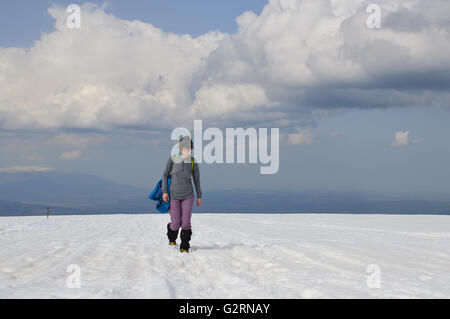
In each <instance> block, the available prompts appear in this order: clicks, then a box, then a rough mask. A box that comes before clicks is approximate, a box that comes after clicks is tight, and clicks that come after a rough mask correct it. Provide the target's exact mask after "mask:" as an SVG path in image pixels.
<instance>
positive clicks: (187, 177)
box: [162, 157, 202, 199]
mask: <svg viewBox="0 0 450 319" xmlns="http://www.w3.org/2000/svg"><path fill="white" fill-rule="evenodd" d="M171 173H172V175H171ZM169 176H171V182H170V198H171V199H185V198H189V197H193V196H194V189H193V187H192V178H191V176H192V177H193V179H194V185H195V192H196V193H197V198H202V189H201V187H200V170H199V167H198V163H197V162H195V160H194V171H192V162H191V161H190V159H189V161H188V162H184V161H181V162H180V163H174V162H173V160H172V158H171V157H169V159H168V160H167V164H166V168H165V169H164V173H163V177H162V190H163V193H167V182H168V178H169Z"/></svg>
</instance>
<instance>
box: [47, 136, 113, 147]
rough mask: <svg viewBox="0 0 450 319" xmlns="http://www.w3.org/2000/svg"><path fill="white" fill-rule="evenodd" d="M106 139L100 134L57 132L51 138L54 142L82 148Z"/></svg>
mask: <svg viewBox="0 0 450 319" xmlns="http://www.w3.org/2000/svg"><path fill="white" fill-rule="evenodd" d="M105 140H106V137H105V136H102V135H77V134H64V133H63V134H59V135H57V136H55V137H54V138H53V140H52V142H53V143H54V144H58V145H61V146H69V147H75V148H84V147H87V146H88V145H92V144H97V143H101V142H103V141H105Z"/></svg>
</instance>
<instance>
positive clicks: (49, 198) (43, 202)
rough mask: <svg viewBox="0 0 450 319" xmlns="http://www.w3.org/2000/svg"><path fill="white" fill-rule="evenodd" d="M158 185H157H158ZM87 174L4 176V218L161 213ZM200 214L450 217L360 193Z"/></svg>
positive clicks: (262, 197)
mask: <svg viewBox="0 0 450 319" xmlns="http://www.w3.org/2000/svg"><path fill="white" fill-rule="evenodd" d="M155 182H156V181H155ZM152 188H153V185H151V186H150V188H149V189H146V188H139V187H134V186H129V185H122V184H118V183H114V182H111V181H108V180H106V179H103V178H99V177H97V176H93V175H88V174H73V173H65V172H58V171H47V172H0V216H20V215H24V216H30V215H45V214H46V211H47V207H50V213H51V215H68V214H70V215H72V214H138V213H139V214H143V213H157V211H156V209H155V204H154V202H153V201H151V200H149V199H148V194H149V193H150V191H151V190H152ZM203 193H204V201H203V205H202V206H201V207H195V208H194V212H198V213H352V214H374V213H399V214H450V199H446V198H439V199H423V198H417V197H414V196H409V197H408V196H406V195H405V196H393V195H387V194H379V193H362V192H284V191H279V190H275V191H255V190H246V189H237V190H224V191H205V190H204V192H203Z"/></svg>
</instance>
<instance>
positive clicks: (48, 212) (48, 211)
mask: <svg viewBox="0 0 450 319" xmlns="http://www.w3.org/2000/svg"><path fill="white" fill-rule="evenodd" d="M49 215H50V207H47V219H48V216H49Z"/></svg>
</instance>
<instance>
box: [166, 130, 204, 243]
mask: <svg viewBox="0 0 450 319" xmlns="http://www.w3.org/2000/svg"><path fill="white" fill-rule="evenodd" d="M193 147H194V144H193V143H192V141H191V138H190V137H189V136H185V137H183V138H181V139H180V142H179V153H178V154H176V155H175V156H173V158H172V156H171V157H170V158H169V160H168V161H167V164H166V168H165V170H164V173H163V178H162V191H163V200H164V201H165V202H166V203H168V202H169V200H170V223H169V224H167V237H168V238H169V244H170V245H171V246H174V245H176V240H177V237H178V231H179V229H180V227H181V235H180V238H181V245H180V251H181V252H189V248H190V244H189V242H190V240H191V236H192V227H191V216H192V207H193V205H194V189H193V187H192V179H191V177H193V179H194V185H195V192H196V193H197V206H200V205H201V204H202V190H201V187H200V171H199V167H198V163H196V162H195V161H194V158H193V157H192V156H191V152H192V148H193ZM169 176H171V182H170V198H169V194H168V192H167V184H168V178H169Z"/></svg>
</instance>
